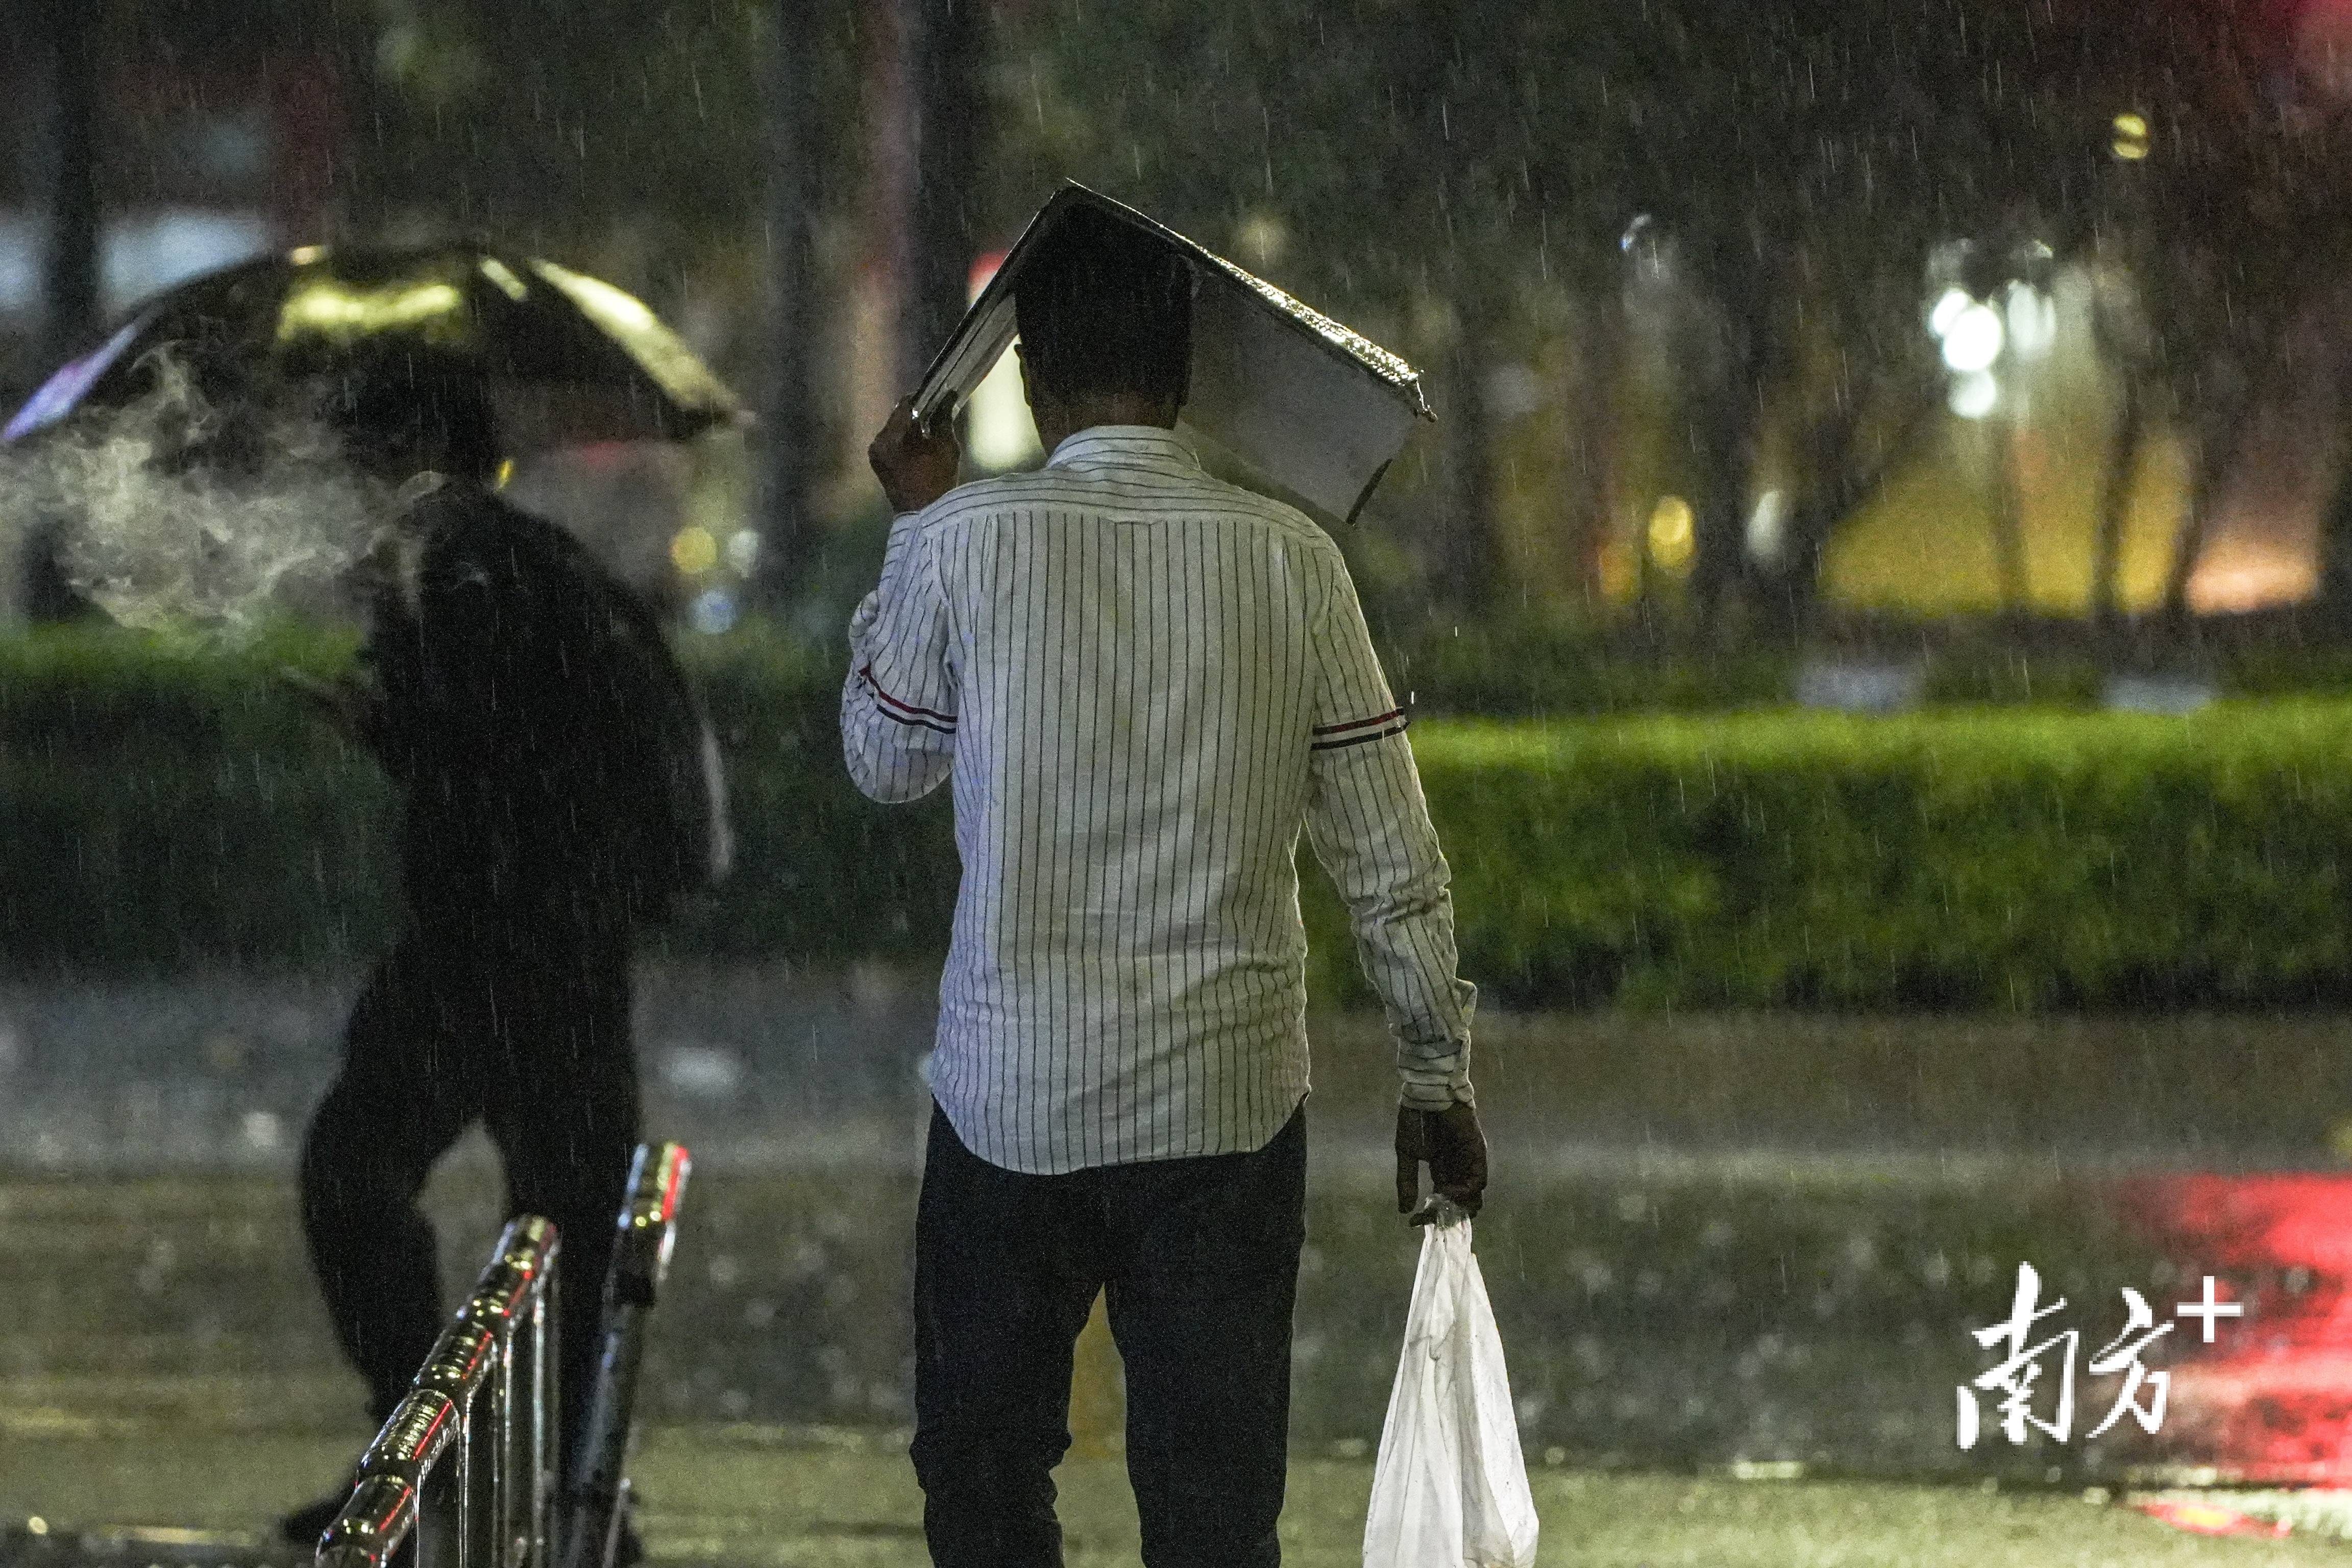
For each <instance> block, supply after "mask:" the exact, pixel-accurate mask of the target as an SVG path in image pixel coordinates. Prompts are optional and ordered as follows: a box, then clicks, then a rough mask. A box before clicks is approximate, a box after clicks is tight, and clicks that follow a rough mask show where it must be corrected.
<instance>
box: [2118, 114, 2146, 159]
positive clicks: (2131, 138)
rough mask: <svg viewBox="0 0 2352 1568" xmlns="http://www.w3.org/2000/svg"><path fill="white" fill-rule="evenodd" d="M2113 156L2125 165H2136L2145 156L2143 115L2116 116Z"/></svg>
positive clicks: (2144, 122)
mask: <svg viewBox="0 0 2352 1568" xmlns="http://www.w3.org/2000/svg"><path fill="white" fill-rule="evenodd" d="M2115 154H2116V157H2118V158H2121V159H2122V160H2124V162H2126V163H2137V162H2138V161H2139V160H2140V159H2142V158H2145V157H2147V116H2146V115H2144V114H2118V115H2116V140H2115Z"/></svg>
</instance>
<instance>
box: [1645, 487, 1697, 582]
mask: <svg viewBox="0 0 2352 1568" xmlns="http://www.w3.org/2000/svg"><path fill="white" fill-rule="evenodd" d="M1691 522H1692V518H1691V504H1690V502H1688V501H1686V500H1683V498H1682V497H1680V496H1663V497H1661V498H1659V500H1658V504H1657V505H1656V506H1654V507H1652V508H1651V509H1650V559H1651V560H1652V561H1654V562H1655V563H1657V564H1658V566H1659V567H1660V568H1661V569H1662V570H1664V571H1667V572H1675V573H1680V572H1683V571H1685V570H1687V569H1688V568H1689V566H1690V563H1691V555H1692V552H1694V551H1695V550H1696V548H1697V543H1698V540H1697V535H1696V533H1695V532H1693V531H1692V528H1691Z"/></svg>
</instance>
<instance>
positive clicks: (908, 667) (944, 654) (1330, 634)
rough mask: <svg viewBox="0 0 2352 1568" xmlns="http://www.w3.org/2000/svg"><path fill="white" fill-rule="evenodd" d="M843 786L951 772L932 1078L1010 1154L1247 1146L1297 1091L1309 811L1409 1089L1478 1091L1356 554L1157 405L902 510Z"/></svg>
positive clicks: (1445, 1093) (1099, 1159) (845, 704)
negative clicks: (1226, 467)
mask: <svg viewBox="0 0 2352 1568" xmlns="http://www.w3.org/2000/svg"><path fill="white" fill-rule="evenodd" d="M849 640H850V649H851V656H852V658H851V668H850V675H849V679H848V682H847V684H846V685H845V687H844V689H843V691H842V699H841V731H842V741H843V748H844V751H845V754H846V756H847V760H848V763H849V771H850V774H851V776H852V777H853V778H854V779H855V780H856V783H857V786H858V788H860V789H861V790H863V791H865V792H866V794H867V795H871V796H872V797H873V798H875V799H876V800H880V801H907V800H913V799H915V798H916V797H918V796H919V795H926V794H929V792H930V791H931V790H933V789H935V788H937V787H938V785H939V784H940V782H941V781H942V780H944V779H947V778H949V777H950V776H952V777H953V780H954V790H955V796H954V798H955V822H956V847H957V849H958V850H959V852H960V853H961V858H962V861H963V878H962V883H961V888H960V890H959V892H958V895H957V899H956V910H955V925H954V933H953V939H952V942H951V944H950V951H949V953H948V961H947V969H946V972H945V973H944V975H943V976H942V977H941V980H940V1021H939V1038H938V1043H937V1047H936V1049H935V1050H934V1052H933V1055H932V1058H931V1081H932V1091H933V1093H934V1094H935V1095H936V1096H937V1097H938V1100H939V1102H940V1107H941V1109H942V1110H945V1111H946V1112H947V1116H948V1119H949V1121H950V1122H951V1123H952V1124H953V1125H954V1127H955V1130H956V1132H957V1134H958V1136H959V1137H961V1139H962V1141H963V1142H964V1145H965V1146H966V1147H967V1148H969V1149H971V1151H972V1152H974V1153H975V1154H978V1155H979V1156H980V1157H981V1158H982V1159H983V1160H986V1161H988V1162H989V1163H992V1164H995V1165H999V1166H1003V1167H1004V1168H1006V1169H1009V1170H1014V1171H1026V1172H1040V1173H1050V1172H1063V1171H1071V1170H1078V1169H1083V1168H1086V1167H1088V1166H1094V1165H1107V1164H1120V1163H1129V1162H1132V1161H1140V1160H1160V1159H1170V1158H1174V1157H1177V1156H1180V1155H1188V1154H1212V1153H1228V1152H1243V1151H1248V1150H1255V1149H1258V1148H1261V1147H1263V1146H1264V1145H1265V1143H1266V1142H1267V1141H1268V1140H1269V1139H1271V1138H1272V1137H1273V1136H1274V1134H1275V1133H1276V1132H1277V1131H1281V1129H1282V1126H1283V1124H1284V1123H1285V1122H1286V1121H1288V1120H1289V1118H1290V1115H1291V1112H1292V1111H1293V1110H1295V1109H1296V1108H1297V1104H1298V1101H1299V1100H1300V1099H1301V1098H1302V1097H1303V1096H1304V1095H1305V1094H1306V1092H1307V1028H1306V978H1305V959H1306V952H1307V937H1306V931H1305V929H1304V928H1303V927H1302V925H1301V924H1300V922H1299V916H1298V877H1297V869H1296V861H1295V857H1296V854H1297V844H1298V832H1299V828H1300V826H1302V824H1303V825H1304V826H1305V827H1306V829H1307V837H1308V839H1309V842H1311V843H1312V845H1313V846H1314V848H1315V852H1316V855H1317V856H1318V858H1319V859H1320V860H1321V861H1322V863H1323V865H1324V867H1325V868H1326V869H1327V870H1328V871H1329V873H1330V874H1331V876H1332V879H1334V881H1335V882H1336V883H1337V884H1338V885H1339V890H1340V892H1341V894H1342V896H1343V897H1344V898H1345V899H1346V900H1347V903H1348V907H1349V911H1350V913H1351V915H1352V917H1353V922H1354V927H1355V931H1356V939H1357V948H1358V953H1359V956H1360V959H1361V960H1362V962H1363V964H1364V969H1365V973H1367V975H1368V976H1369V977H1370V980H1371V982H1372V984H1373V986H1374V988H1375V989H1376V990H1377V991H1378V993H1379V994H1380V997H1381V1003H1382V1004H1383V1005H1384V1006H1385V1008H1386V1010H1387V1014H1388V1021H1389V1026H1390V1029H1391V1034H1392V1035H1393V1036H1394V1037H1395V1040H1396V1043H1397V1066H1398V1070H1399V1072H1400V1074H1401V1075H1402V1079H1403V1089H1402V1093H1403V1098H1404V1101H1405V1103H1407V1104H1411V1105H1415V1106H1420V1107H1423V1108H1425V1109H1430V1110H1438V1109H1442V1108H1444V1106H1446V1105H1449V1104H1452V1103H1453V1102H1454V1101H1455V1100H1468V1099H1469V1098H1470V1086H1469V1043H1470V1040H1469V1028H1470V1016H1471V1012H1472V1008H1473V1006H1474V1005H1475V999H1476V991H1475V989H1474V988H1473V987H1472V986H1471V985H1470V984H1467V983H1466V982H1465V981H1463V980H1460V979H1458V978H1456V976H1455V974H1454V910H1453V903H1452V900H1451V897H1450V895H1449V894H1448V892H1447V890H1446V889H1447V883H1448V881H1449V879H1450V873H1449V872H1448V871H1447V869H1446V865H1445V858H1444V855H1443V854H1441V853H1440V852H1439V849H1438V845H1437V835H1436V831H1435V830H1434V829H1433V827H1432V826H1431V825H1430V821H1429V811H1428V807H1427V805H1425V804H1424V802H1423V798H1422V793H1421V780H1420V775H1419V774H1418V773H1416V772H1415V770H1414V767H1413V761H1412V748H1411V746H1410V744H1409V743H1408V742H1406V740H1405V738H1404V729H1405V715H1404V713H1403V710H1402V709H1401V708H1400V707H1399V705H1398V704H1397V702H1396V701H1395V700H1394V699H1393V698H1392V697H1391V694H1390V691H1389V686H1388V682H1387V680H1386V679H1384V678H1383V677H1382V675H1381V668H1380V661H1379V659H1378V658H1376V657H1375V656H1374V654H1373V652H1372V646H1371V639H1370V636H1369V634H1368V633H1367V632H1366V630H1365V627H1364V616H1363V611H1362V609H1361V608H1360V606H1359V605H1358V603H1357V600H1356V591H1355V585H1354V584H1353V583H1352V582H1351V581H1350V580H1349V576H1348V569H1347V566H1346V563H1344V562H1343V561H1342V560H1341V558H1340V555H1339V549H1338V547H1337V546H1336V545H1334V544H1333V543H1332V542H1331V540H1330V539H1329V537H1328V535H1326V534H1325V533H1324V532H1323V531H1322V530H1320V529H1318V527H1316V526H1315V525H1314V524H1313V523H1312V522H1310V521H1307V518H1306V517H1304V516H1303V515H1301V514H1300V513H1299V512H1297V511H1296V510H1293V509H1291V508H1289V507H1286V506H1283V505H1280V504H1278V503H1276V502H1275V501H1271V500H1265V498H1263V497H1260V496H1257V495H1254V494H1252V493H1250V492H1248V491H1246V490H1243V489H1236V488H1234V486H1231V485H1228V484H1224V483H1223V482H1221V481H1219V480H1216V479H1212V478H1210V477H1209V476H1208V475H1207V474H1206V473H1204V472H1202V468H1201V466H1200V464H1199V462H1198V460H1197V459H1196V458H1194V457H1193V455H1192V451H1191V450H1190V448H1188V447H1186V446H1185V445H1184V443H1183V442H1182V441H1181V439H1179V438H1178V437H1175V436H1174V435H1172V434H1171V433H1170V432H1168V431H1166V430H1161V429H1158V428H1155V427H1152V426H1097V427H1095V428H1093V429H1090V430H1085V431H1081V432H1080V433H1078V434H1077V435H1076V436H1073V437H1070V438H1069V439H1068V440H1066V441H1065V442H1063V443H1062V444H1061V446H1060V447H1058V448H1056V449H1055V453H1054V456H1053V458H1052V459H1051V460H1050V461H1049V462H1048V463H1047V465H1046V466H1045V468H1044V469H1043V470H1041V471H1039V472H1036V473H1030V474H1020V475H1013V476H1010V477H1006V478H1002V479H983V480H981V481H979V482H978V483H974V484H969V485H964V486H961V488H959V489H955V490H952V491H950V493H949V494H948V495H946V496H944V497H942V498H941V499H940V500H939V501H937V502H936V503H934V504H933V505H932V506H930V507H929V508H928V509H927V510H923V511H921V512H918V513H909V514H908V515H906V516H903V517H900V518H898V520H897V521H895V522H893V523H892V525H891V529H890V542H889V546H888V549H887V552H886V554H885V556H884V560H883V566H882V581H881V584H880V586H879V587H877V589H876V590H875V591H874V592H873V593H872V594H870V595H867V596H866V600H865V602H864V603H863V604H861V605H859V606H858V607H857V612H856V615H855V616H853V617H852V618H851V620H850V626H849Z"/></svg>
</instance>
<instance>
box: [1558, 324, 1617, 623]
mask: <svg viewBox="0 0 2352 1568" xmlns="http://www.w3.org/2000/svg"><path fill="white" fill-rule="evenodd" d="M1570 309H1571V310H1572V311H1573V312H1574V315H1573V327H1572V331H1573V334H1574V335H1573V337H1572V339H1571V342H1570V353H1572V355H1573V356H1574V357H1573V360H1572V362H1571V363H1570V369H1569V373H1568V388H1567V392H1568V399H1567V401H1568V421H1569V432H1568V444H1569V449H1568V468H1569V472H1568V482H1567V486H1566V491H1565V493H1566V504H1565V505H1564V506H1563V507H1562V509H1561V516H1560V525H1561V531H1562V532H1563V533H1564V534H1566V536H1567V540H1568V550H1569V555H1570V560H1571V561H1572V562H1573V563H1574V565H1575V571H1576V586H1577V590H1578V592H1579V593H1580V594H1581V595H1583V597H1584V598H1585V599H1586V600H1587V601H1588V602H1592V603H1598V601H1599V600H1600V597H1601V586H1602V585H1601V549H1602V547H1603V546H1604V545H1606V544H1607V543H1608V542H1609V526H1610V521H1611V520H1610V506H1611V499H1612V494H1613V489H1614V482H1615V478H1616V458H1617V378H1618V374H1619V371H1620V369H1621V367H1622V365H1623V363H1624V356H1625V311H1624V306H1623V302H1622V297H1621V295H1620V293H1619V290H1618V289H1617V288H1616V287H1615V286H1614V284H1613V281H1612V286H1610V287H1608V288H1604V289H1598V290H1596V291H1594V292H1591V293H1580V294H1579V295H1578V296H1577V298H1576V299H1575V300H1574V301H1573V302H1572V304H1571V306H1570Z"/></svg>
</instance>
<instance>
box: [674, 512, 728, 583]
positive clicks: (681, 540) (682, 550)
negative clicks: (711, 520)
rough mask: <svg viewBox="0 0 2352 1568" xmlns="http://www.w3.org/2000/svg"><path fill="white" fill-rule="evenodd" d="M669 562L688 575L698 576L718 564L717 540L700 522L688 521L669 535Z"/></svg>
mask: <svg viewBox="0 0 2352 1568" xmlns="http://www.w3.org/2000/svg"><path fill="white" fill-rule="evenodd" d="M669 563H670V564H671V565H673V566H675V567H677V569H678V570H679V571H680V572H682V573H684V574H686V575H687V576H688V577H699V576H701V575H702V574H704V573H705V572H708V571H709V570H710V569H711V568H712V567H714V566H716V565H718V564H719V541H718V540H717V539H716V538H715V537H713V535H712V534H711V531H709V529H707V528H705V527H703V526H702V525H701V524H700V523H690V524H688V526H686V527H684V528H681V529H679V530H678V531H677V533H675V534H673V535H672V536H671V537H670V542H669Z"/></svg>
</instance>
